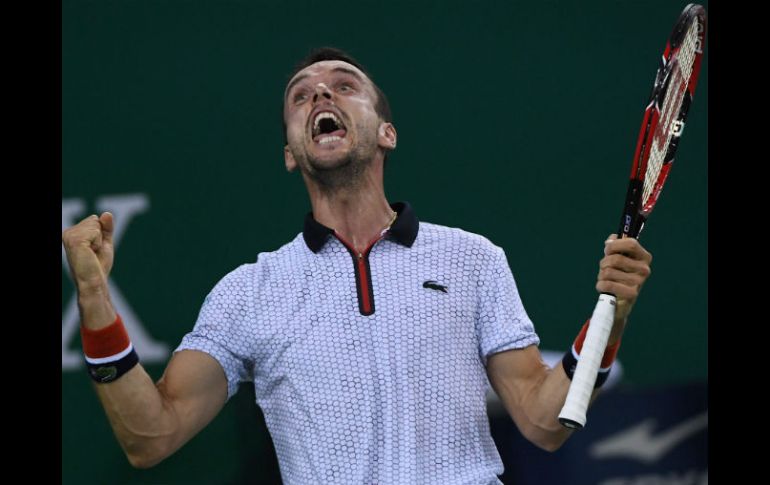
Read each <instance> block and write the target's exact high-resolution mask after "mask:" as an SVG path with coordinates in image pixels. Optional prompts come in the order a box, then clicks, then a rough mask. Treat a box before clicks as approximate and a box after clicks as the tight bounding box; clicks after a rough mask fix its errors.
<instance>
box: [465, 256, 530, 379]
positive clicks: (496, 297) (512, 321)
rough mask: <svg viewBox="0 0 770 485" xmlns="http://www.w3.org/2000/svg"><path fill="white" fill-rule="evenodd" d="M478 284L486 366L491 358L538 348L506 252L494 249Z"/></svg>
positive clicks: (480, 337)
mask: <svg viewBox="0 0 770 485" xmlns="http://www.w3.org/2000/svg"><path fill="white" fill-rule="evenodd" d="M484 259H486V261H484V262H483V264H484V267H483V268H482V270H481V277H480V278H479V282H478V288H479V292H478V299H479V301H478V313H477V315H478V317H477V321H476V333H477V336H478V341H479V355H480V357H481V360H482V362H483V363H484V365H486V364H487V359H488V358H489V356H490V355H492V354H495V353H497V352H502V351H504V350H511V349H521V348H524V347H528V346H530V345H538V344H539V343H540V338H539V337H538V336H537V334H536V333H535V326H534V325H533V324H532V321H531V320H530V319H529V316H528V315H527V312H526V311H525V310H524V305H523V303H522V302H521V297H520V296H519V291H518V289H517V288H516V282H515V281H514V279H513V273H511V269H510V267H509V266H508V260H507V259H506V257H505V252H504V251H503V250H502V249H501V248H499V247H497V246H493V249H492V251H491V254H489V257H488V258H484Z"/></svg>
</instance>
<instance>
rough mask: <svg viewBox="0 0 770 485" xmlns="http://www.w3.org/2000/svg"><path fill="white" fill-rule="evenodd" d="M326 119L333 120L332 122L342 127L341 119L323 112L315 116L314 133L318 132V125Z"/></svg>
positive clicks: (328, 112)
mask: <svg viewBox="0 0 770 485" xmlns="http://www.w3.org/2000/svg"><path fill="white" fill-rule="evenodd" d="M326 118H331V119H332V121H334V122H335V123H337V126H342V122H341V121H340V120H339V118H337V117H336V116H335V115H334V113H332V112H330V111H322V112H320V113H318V114H317V115H316V116H315V119H314V120H313V131H314V132H315V131H317V130H318V124H319V123H320V122H321V120H323V119H326Z"/></svg>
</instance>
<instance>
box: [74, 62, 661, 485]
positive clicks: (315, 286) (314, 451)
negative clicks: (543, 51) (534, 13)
mask: <svg viewBox="0 0 770 485" xmlns="http://www.w3.org/2000/svg"><path fill="white" fill-rule="evenodd" d="M283 119H284V124H285V135H286V140H285V141H286V143H285V147H284V160H285V165H286V168H287V170H289V171H295V170H299V171H300V173H301V175H302V177H303V179H304V182H305V185H306V187H307V190H308V194H309V196H310V202H311V206H312V211H311V212H309V213H308V214H307V215H306V217H305V219H304V228H303V231H302V232H301V233H299V234H298V235H297V236H296V237H295V238H294V239H293V240H291V241H290V242H288V243H287V244H285V245H284V246H282V247H281V248H279V249H277V250H276V251H273V252H264V253H260V254H259V255H258V256H257V259H256V261H255V262H253V263H249V264H244V265H242V266H240V267H238V268H236V269H235V270H233V271H231V272H230V273H229V274H227V275H226V276H224V277H223V278H222V279H221V280H220V281H219V283H218V284H217V285H216V286H215V287H214V288H213V289H212V290H211V292H210V293H209V294H208V296H207V297H206V299H205V301H204V302H203V305H202V308H201V310H200V314H199V317H198V320H197V322H196V324H195V326H194V328H193V329H192V330H191V331H190V332H189V333H188V334H186V335H185V336H184V338H183V339H182V341H181V343H180V345H179V346H178V348H177V349H176V351H175V352H174V355H173V356H172V358H171V360H170V361H169V363H168V366H167V368H166V370H165V373H164V375H163V376H162V377H161V379H160V380H159V381H158V382H156V383H153V381H152V380H151V378H150V377H149V375H148V374H147V373H146V372H145V370H144V369H143V368H142V366H141V364H140V363H139V359H138V356H137V354H136V352H135V351H134V350H133V347H132V345H131V342H130V339H129V336H128V335H127V332H126V330H125V328H124V326H123V324H122V322H121V319H120V316H119V315H118V314H116V312H115V309H114V307H113V305H112V304H111V302H110V295H109V292H108V286H107V276H108V274H109V272H110V270H111V268H112V264H113V256H114V248H113V239H112V234H113V228H114V221H113V216H112V215H111V214H110V213H103V214H101V215H99V216H97V215H92V216H90V217H88V218H86V219H84V220H83V221H81V222H80V223H78V224H77V225H75V226H73V227H71V228H69V229H67V230H66V231H64V233H63V235H62V239H63V242H64V247H65V250H66V253H67V258H68V261H69V265H70V268H71V271H72V275H73V278H74V281H75V284H76V287H77V292H78V303H79V310H80V315H81V322H82V325H81V333H82V337H83V338H82V340H83V350H84V353H85V359H86V362H87V365H88V369H89V373H90V375H91V377H92V378H93V380H94V381H95V383H96V384H95V388H96V392H97V394H98V396H99V398H100V400H101V402H102V404H103V406H104V409H105V410H106V413H107V416H108V417H109V420H110V423H111V425H112V428H113V429H114V432H115V435H116V437H117V439H118V441H119V442H120V444H121V446H122V447H123V449H124V451H125V453H126V455H127V457H128V460H129V461H130V462H131V463H132V464H133V465H134V466H136V467H139V468H146V467H151V466H153V465H155V464H157V463H158V462H160V461H161V460H163V459H164V458H166V457H168V456H169V455H171V454H172V453H174V452H175V451H176V450H178V449H179V448H180V447H181V446H183V445H184V444H185V443H186V442H187V441H188V440H190V439H191V438H192V437H193V436H195V434H196V433H198V432H199V431H200V430H201V429H203V428H204V427H205V426H206V425H207V424H208V423H209V422H210V421H211V420H212V419H213V418H214V417H215V416H216V415H217V413H218V412H219V411H220V410H221V409H222V407H223V406H224V405H225V403H226V401H227V400H228V399H229V398H230V397H232V396H233V395H234V394H235V393H236V392H237V390H238V387H239V384H241V383H243V382H250V383H253V385H254V387H255V392H256V396H257V404H258V405H259V406H260V407H261V409H262V410H263V412H264V415H265V420H266V423H267V426H268V428H269V431H270V434H271V436H272V439H273V443H274V445H275V450H276V454H277V456H278V461H279V465H280V469H281V475H282V478H283V481H284V482H285V483H287V484H309V483H314V484H317V483H323V484H332V483H333V484H337V483H340V484H347V483H350V484H362V483H366V484H372V483H377V484H404V483H409V484H420V483H425V484H436V483H442V484H492V483H500V481H499V479H498V475H500V474H502V472H503V466H502V462H501V460H500V456H499V454H498V452H497V449H496V448H495V444H494V442H493V440H492V438H491V436H490V430H489V421H488V418H487V415H486V400H485V396H486V391H487V390H488V387H489V385H490V384H491V385H492V387H493V388H494V390H495V391H496V392H497V394H498V395H499V397H500V399H501V401H502V402H503V404H504V405H505V408H506V409H507V411H508V412H509V414H510V416H511V418H512V419H513V420H514V421H515V423H516V425H517V426H518V428H519V429H520V430H521V432H522V433H523V435H524V436H525V437H526V438H527V439H529V440H530V441H531V442H532V443H534V444H535V445H537V446H539V447H541V448H543V449H546V450H556V449H557V448H559V446H561V444H562V443H564V441H565V440H566V439H567V438H568V436H569V435H570V432H571V431H570V430H568V429H566V428H564V427H562V426H561V425H560V424H559V422H558V420H557V415H558V413H559V410H560V409H561V406H562V405H563V404H564V400H565V396H566V393H567V389H568V387H569V384H570V378H571V375H572V374H571V373H572V371H573V370H574V364H575V362H576V359H577V358H578V357H579V352H580V345H581V342H582V339H583V337H584V336H585V331H586V328H587V325H588V322H586V324H585V325H584V326H583V329H582V330H581V331H580V332H578V336H577V337H576V339H575V345H574V346H573V348H572V349H570V350H569V351H568V352H567V353H566V354H565V357H564V361H563V363H562V365H558V366H556V367H555V368H553V369H552V368H549V366H547V365H546V364H545V363H544V362H543V360H542V359H541V356H540V352H539V351H538V344H539V341H540V340H539V338H538V336H537V334H536V333H535V329H534V326H533V324H532V321H531V320H530V319H529V317H528V316H527V313H526V312H525V310H524V306H523V305H522V301H521V298H520V297H519V293H518V291H517V288H516V283H515V281H514V278H513V275H512V274H511V270H510V268H509V266H508V262H507V259H506V255H505V253H504V252H503V250H502V249H501V248H499V247H497V246H495V245H494V244H492V243H491V242H490V241H489V240H487V239H486V238H484V237H482V236H479V235H476V234H472V233H469V232H466V231H463V230H461V229H455V228H449V227H444V226H440V225H436V224H431V223H427V222H422V221H419V220H418V217H417V212H416V210H415V208H413V207H411V206H410V204H408V203H406V202H395V203H390V202H389V201H388V200H387V198H386V196H385V190H384V185H383V168H384V165H385V161H386V158H387V156H388V153H389V152H390V151H391V150H394V149H395V148H396V144H397V140H398V136H397V132H396V128H395V126H394V125H393V122H392V117H391V112H390V107H389V104H388V100H387V98H386V96H385V94H384V93H383V92H382V91H381V90H380V89H379V88H378V87H377V85H376V84H375V83H374V82H373V81H372V76H370V75H369V74H368V73H367V71H366V70H365V69H364V67H363V66H362V65H361V64H360V63H359V62H357V61H356V60H354V59H353V58H352V57H350V56H349V55H347V54H346V53H344V52H342V51H339V50H336V49H331V48H323V49H318V50H315V51H313V52H312V53H311V54H310V55H309V56H308V57H307V58H305V59H304V60H303V61H302V62H301V63H300V64H299V65H298V67H297V69H296V70H295V72H294V73H292V75H291V76H290V80H289V82H288V84H287V87H286V90H285V93H284V110H283ZM268 210H269V209H268ZM239 230H240V228H233V233H232V235H231V234H222V236H223V237H231V236H235V235H236V233H237V232H238V231H239ZM567 244H568V242H567ZM565 248H566V250H569V246H568V245H567V246H565ZM604 248H605V249H604V254H605V255H604V257H603V258H602V259H601V261H600V262H599V268H600V269H599V275H598V281H597V283H596V289H597V291H599V292H611V293H614V294H615V295H617V297H618V302H619V303H618V309H617V313H616V319H615V322H614V327H613V331H612V334H611V336H610V339H609V344H608V347H607V350H606V353H605V356H604V360H603V362H602V366H601V367H602V372H600V375H599V379H598V380H597V387H598V386H600V385H601V383H602V382H603V381H604V379H606V376H607V374H608V372H609V370H610V368H611V365H612V361H613V360H614V358H615V355H616V352H617V350H618V347H619V345H620V339H621V336H622V334H623V329H624V328H625V325H626V322H627V319H628V316H629V313H630V312H631V309H632V307H633V305H634V302H635V301H636V299H637V296H638V294H639V290H640V288H641V287H642V285H643V283H644V282H645V280H646V279H647V277H648V276H649V274H650V261H651V259H652V258H651V256H650V254H649V253H648V252H647V251H646V250H645V249H644V248H642V246H640V245H639V243H638V242H637V241H636V240H635V239H622V240H617V239H615V238H614V236H610V237H609V238H608V240H607V241H605V246H604ZM552 280H553V292H552V295H551V298H552V299H553V300H554V301H555V302H557V303H558V301H559V295H560V294H561V293H563V292H565V291H567V290H566V289H565V288H563V286H562V285H563V282H562V277H561V275H559V274H558V273H555V274H553V275H552ZM565 318H568V319H570V320H575V321H576V330H577V328H578V327H579V323H578V322H577V320H578V318H579V317H577V316H565ZM583 318H585V317H583ZM581 321H582V319H581Z"/></svg>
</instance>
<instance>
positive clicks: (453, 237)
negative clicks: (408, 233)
mask: <svg viewBox="0 0 770 485" xmlns="http://www.w3.org/2000/svg"><path fill="white" fill-rule="evenodd" d="M416 243H419V244H421V245H425V246H428V247H430V246H442V247H445V248H447V249H450V250H452V251H460V252H470V253H471V255H472V256H475V257H480V258H483V259H485V258H494V257H497V256H498V255H499V254H500V253H502V252H503V250H502V248H500V247H499V246H497V245H495V244H494V243H493V242H492V241H490V240H489V239H487V238H486V237H484V236H482V235H481V234H476V233H474V232H469V231H466V230H464V229H460V228H458V227H449V226H442V225H440V224H433V223H430V222H422V221H420V230H419V232H418V236H417V241H416Z"/></svg>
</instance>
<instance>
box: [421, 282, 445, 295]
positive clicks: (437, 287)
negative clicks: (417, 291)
mask: <svg viewBox="0 0 770 485" xmlns="http://www.w3.org/2000/svg"><path fill="white" fill-rule="evenodd" d="M422 287H423V288H430V289H431V290H438V291H443V292H444V293H448V292H447V291H446V286H444V285H440V284H438V283H436V282H435V281H433V280H428V281H426V282H425V283H423V284H422Z"/></svg>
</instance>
